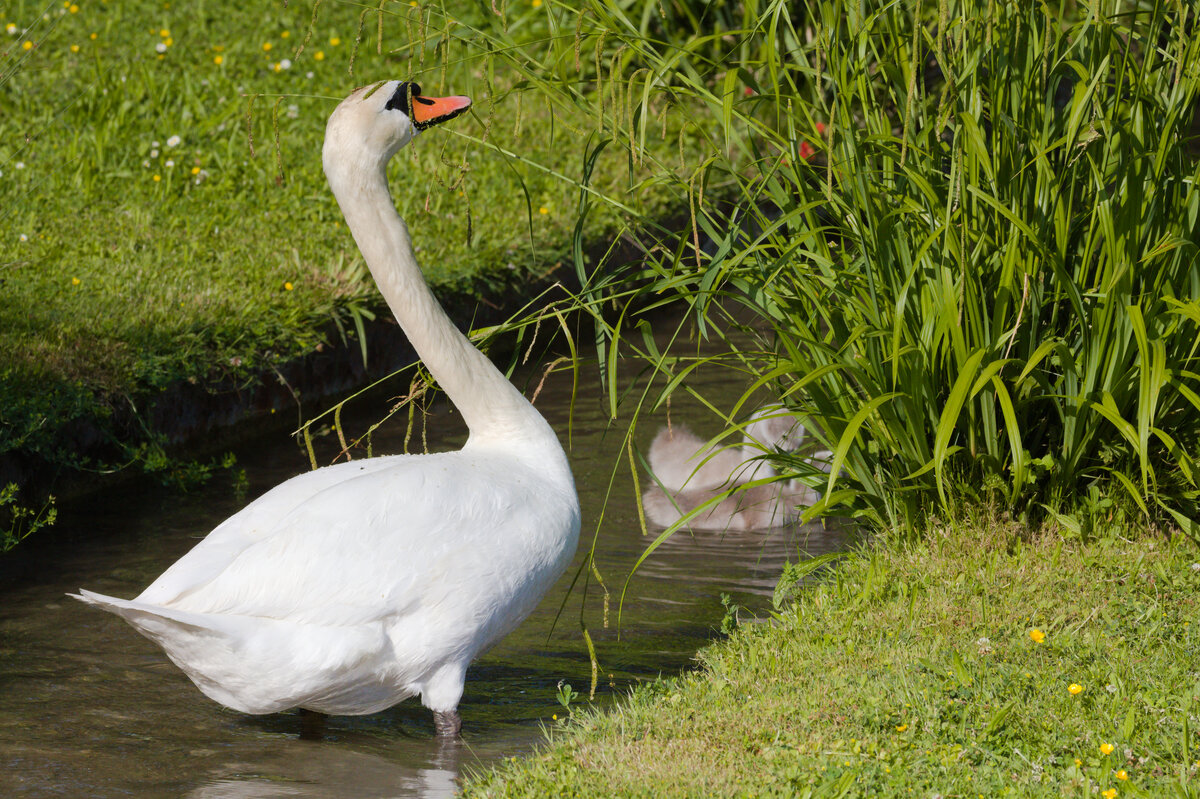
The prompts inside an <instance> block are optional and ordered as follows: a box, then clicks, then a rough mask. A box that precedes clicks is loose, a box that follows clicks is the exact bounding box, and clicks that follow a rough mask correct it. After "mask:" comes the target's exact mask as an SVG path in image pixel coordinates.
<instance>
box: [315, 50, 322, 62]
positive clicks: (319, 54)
mask: <svg viewBox="0 0 1200 799" xmlns="http://www.w3.org/2000/svg"><path fill="white" fill-rule="evenodd" d="M313 60H314V61H324V60H325V51H324V50H318V51H317V52H315V53H313Z"/></svg>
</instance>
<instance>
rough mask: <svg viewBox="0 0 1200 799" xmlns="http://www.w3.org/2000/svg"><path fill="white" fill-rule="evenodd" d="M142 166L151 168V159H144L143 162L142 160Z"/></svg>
mask: <svg viewBox="0 0 1200 799" xmlns="http://www.w3.org/2000/svg"><path fill="white" fill-rule="evenodd" d="M142 166H144V167H146V169H149V168H150V162H149V161H143V162H142Z"/></svg>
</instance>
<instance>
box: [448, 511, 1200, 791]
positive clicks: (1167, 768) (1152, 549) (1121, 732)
mask: <svg viewBox="0 0 1200 799" xmlns="http://www.w3.org/2000/svg"><path fill="white" fill-rule="evenodd" d="M1105 535H1106V536H1107V537H1102V538H1097V539H1093V540H1090V541H1083V540H1080V539H1078V538H1076V537H1073V536H1071V535H1069V534H1068V535H1067V536H1066V537H1064V536H1062V535H1060V534H1053V533H1043V534H1038V535H1034V536H1029V535H1028V534H1025V533H1022V532H1021V528H1020V527H1019V526H1017V525H1014V524H1012V523H1011V522H1002V521H998V520H990V519H984V520H981V521H977V522H970V523H963V524H959V525H955V526H953V527H946V528H941V529H939V530H937V531H935V532H933V533H932V534H931V535H930V536H929V537H928V538H927V539H926V540H924V541H922V542H921V543H919V544H913V543H911V542H905V541H903V540H900V537H896V538H894V539H891V540H880V541H876V542H874V543H873V544H872V545H871V548H870V549H869V550H866V551H860V552H858V553H855V554H852V555H850V556H848V557H847V558H846V560H845V561H844V562H842V563H840V564H838V565H836V566H834V567H833V568H832V569H831V570H827V571H826V572H824V579H822V580H821V581H820V582H819V584H817V585H816V586H813V587H809V588H808V589H806V590H804V591H803V592H802V593H801V594H800V595H799V596H798V598H797V599H796V601H795V603H794V604H791V605H790V606H788V607H787V608H786V609H784V610H782V611H781V612H780V613H777V614H770V616H769V617H768V618H764V619H759V620H758V621H759V622H761V623H755V624H749V623H743V624H742V626H741V628H740V629H739V630H738V631H737V632H736V633H735V634H733V635H732V636H731V637H730V638H729V639H728V640H725V641H721V642H718V643H716V644H714V645H712V646H711V647H709V648H707V649H705V650H703V651H702V652H701V653H700V655H699V656H698V660H699V663H700V668H699V670H698V671H696V672H694V673H688V674H685V675H683V676H681V677H679V678H676V679H668V680H663V681H661V682H658V683H654V684H651V685H648V686H646V687H645V688H642V689H639V690H637V691H635V692H634V693H633V695H632V696H631V697H630V698H629V699H628V700H627V701H624V702H621V703H619V704H618V706H617V707H616V708H613V709H606V710H605V711H593V710H590V709H587V708H584V709H582V710H580V709H578V708H577V709H576V711H575V713H574V716H573V719H572V721H571V722H570V723H568V724H567V725H565V727H556V728H554V729H553V731H552V734H551V736H550V740H549V743H547V744H546V745H545V746H544V747H543V749H542V750H541V751H538V752H535V753H534V754H533V755H532V756H530V757H529V758H526V759H523V760H519V761H514V762H508V763H504V764H502V765H501V766H499V767H498V768H497V769H495V770H493V771H490V772H486V773H481V774H477V775H476V776H475V777H474V778H473V779H471V780H470V781H469V782H468V784H467V787H466V791H465V795H466V796H469V797H484V796H508V797H525V796H529V797H534V796H538V797H540V796H645V797H651V796H746V797H750V796H758V797H771V796H778V797H784V796H787V797H793V796H794V797H808V796H814V797H815V796H909V795H912V796H925V797H927V796H931V795H941V796H969V797H975V796H989V797H990V796H1047V797H1050V796H1067V797H1074V796H1078V797H1092V796H1099V795H1101V794H1100V793H1099V792H1100V791H1107V790H1112V789H1115V790H1116V791H1117V793H1116V794H1114V795H1116V796H1122V797H1124V796H1181V797H1183V796H1196V795H1197V794H1198V793H1200V790H1198V787H1200V740H1198V739H1197V738H1196V736H1195V730H1196V727H1197V722H1198V716H1200V714H1198V712H1197V710H1198V708H1200V693H1198V691H1197V682H1196V674H1195V670H1194V664H1195V662H1196V652H1197V647H1200V606H1198V605H1197V597H1198V596H1200V565H1197V562H1198V561H1200V550H1198V549H1197V547H1196V545H1195V543H1193V542H1191V541H1190V540H1189V539H1187V538H1177V539H1174V540H1173V541H1170V542H1168V541H1166V540H1165V539H1164V538H1163V537H1162V535H1161V534H1160V533H1158V532H1156V531H1147V530H1137V529H1128V528H1126V529H1120V528H1109V529H1108V530H1106V532H1105ZM1035 630H1036V631H1040V632H1041V633H1042V634H1043V635H1044V638H1043V639H1042V640H1041V642H1040V643H1039V642H1036V641H1035V640H1033V638H1032V637H1031V633H1032V632H1033V631H1035ZM1072 684H1075V685H1078V686H1081V687H1082V690H1081V691H1080V692H1079V693H1078V694H1072V693H1071V692H1070V690H1069V687H1070V686H1071V685H1072ZM576 704H578V703H576ZM1104 744H1111V745H1112V747H1113V748H1112V751H1111V752H1110V753H1109V754H1105V753H1104V751H1107V748H1105V750H1102V749H1101V747H1102V746H1103V745H1104ZM1122 770H1123V771H1124V772H1125V776H1126V777H1127V779H1121V778H1120V776H1119V772H1120V771H1122ZM1094 791H1095V792H1094Z"/></svg>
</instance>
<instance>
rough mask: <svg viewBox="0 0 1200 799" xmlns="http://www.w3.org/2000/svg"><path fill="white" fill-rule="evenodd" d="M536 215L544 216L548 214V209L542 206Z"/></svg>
mask: <svg viewBox="0 0 1200 799" xmlns="http://www.w3.org/2000/svg"><path fill="white" fill-rule="evenodd" d="M538 213H539V214H542V215H543V216H544V215H546V214H548V213H550V209H549V208H547V207H546V206H544V205H543V206H542V207H541V208H539V209H538Z"/></svg>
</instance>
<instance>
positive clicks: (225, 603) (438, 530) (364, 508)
mask: <svg viewBox="0 0 1200 799" xmlns="http://www.w3.org/2000/svg"><path fill="white" fill-rule="evenodd" d="M389 460H391V461H392V463H390V464H388V465H387V466H386V467H383V468H375V469H366V470H363V471H362V472H361V473H358V474H353V473H350V474H348V476H347V479H344V480H340V481H335V482H332V483H330V484H329V485H326V486H325V487H324V488H322V489H321V490H319V491H317V492H316V493H314V494H312V495H310V496H309V497H308V498H306V499H304V500H302V501H300V502H299V503H298V504H296V505H294V507H292V508H290V509H288V510H286V511H284V512H282V513H281V515H280V516H279V517H278V518H277V519H275V520H274V521H273V522H271V523H269V529H262V528H258V527H256V528H254V529H251V530H240V531H239V530H238V529H236V528H238V527H239V526H240V525H242V524H245V523H246V522H247V520H255V521H256V522H257V523H261V524H263V525H268V522H267V521H266V519H265V516H264V515H263V514H262V513H261V512H260V510H261V509H258V510H256V511H255V512H254V513H247V514H245V517H244V518H239V517H242V516H243V514H238V516H235V517H234V518H233V519H231V520H230V522H228V523H227V524H229V525H230V528H229V529H225V530H223V531H222V534H221V535H220V536H218V540H217V541H216V542H215V543H214V544H213V545H211V546H206V544H207V543H208V542H207V541H206V542H202V544H201V545H200V546H198V547H197V548H196V549H195V550H193V553H189V554H188V555H185V556H184V557H183V558H182V559H181V560H180V561H179V562H178V563H176V564H175V565H174V566H172V567H171V569H169V570H168V571H167V572H166V573H164V574H163V576H162V577H161V578H160V579H159V580H157V581H156V582H155V583H154V584H153V585H151V586H150V587H149V588H148V589H147V590H146V592H144V593H143V594H142V595H141V596H140V597H138V601H139V602H146V603H151V602H152V603H155V604H162V605H165V606H168V607H171V608H174V609H178V610H186V611H191V612H196V613H214V614H231V615H244V616H255V617H260V618H271V619H288V620H291V621H300V622H307V623H311V624H337V625H350V624H360V623H365V622H366V621H370V620H372V619H375V618H381V617H383V616H402V615H404V614H406V613H409V612H411V611H412V610H413V608H414V606H415V605H425V606H429V605H438V604H441V603H445V602H447V601H448V600H450V601H449V604H450V605H453V604H454V602H453V601H452V600H451V598H452V597H454V596H455V595H456V593H457V594H461V595H464V596H465V595H466V594H471V595H472V596H474V595H477V594H479V593H480V592H479V590H478V586H480V585H487V586H488V587H489V591H496V592H499V593H501V594H504V593H506V592H508V591H510V590H518V589H519V587H518V586H516V585H515V581H518V580H520V579H522V577H521V575H523V574H527V573H528V572H529V569H528V566H529V565H531V564H529V563H528V559H529V558H537V557H546V555H544V554H538V553H541V552H544V550H545V549H546V548H545V547H544V546H542V547H539V546H536V545H535V544H537V543H538V541H539V536H541V537H549V536H552V535H554V534H555V533H558V534H559V535H561V527H562V524H561V522H560V523H558V524H555V523H554V521H555V520H549V519H547V518H546V517H547V515H548V514H550V513H554V514H559V515H561V513H562V512H563V510H562V508H560V507H558V505H562V506H564V507H566V506H568V505H569V502H568V501H567V499H565V498H564V499H563V500H562V501H561V502H559V503H557V504H555V502H554V501H555V496H554V492H553V491H552V490H550V489H545V488H544V487H543V486H541V485H540V484H539V483H538V481H537V480H536V479H534V477H533V476H532V473H531V472H530V471H529V470H528V469H525V468H523V467H521V466H520V464H518V463H516V462H514V461H512V460H511V459H503V460H502V461H497V462H493V461H492V460H491V459H489V458H486V457H481V456H471V455H467V454H466V453H463V452H452V453H442V454H439V455H429V456H418V457H414V458H402V457H401V458H394V459H389ZM302 477H303V476H302ZM297 479H299V478H297ZM285 485H286V484H285ZM284 494H285V495H287V496H291V495H290V494H289V493H288V492H284ZM279 502H280V506H279V509H280V510H283V509H284V508H285V507H286V505H287V502H284V501H283V500H279ZM547 502H550V503H551V504H555V506H554V507H553V508H551V509H550V510H547ZM247 510H249V508H248V509H247ZM222 527H225V525H222ZM547 527H553V528H554V529H553V530H547V529H546V528H547ZM215 532H216V531H214V533H215ZM239 533H240V535H239ZM239 540H240V541H242V542H244V543H247V545H246V546H245V547H244V548H242V549H241V550H237V548H236V546H235V544H236V543H237V542H238V541H239ZM532 565H536V564H532ZM472 592H474V593H473V594H472ZM483 600H486V598H483ZM462 605H463V602H462V600H461V597H460V600H459V602H458V605H457V606H462Z"/></svg>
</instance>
